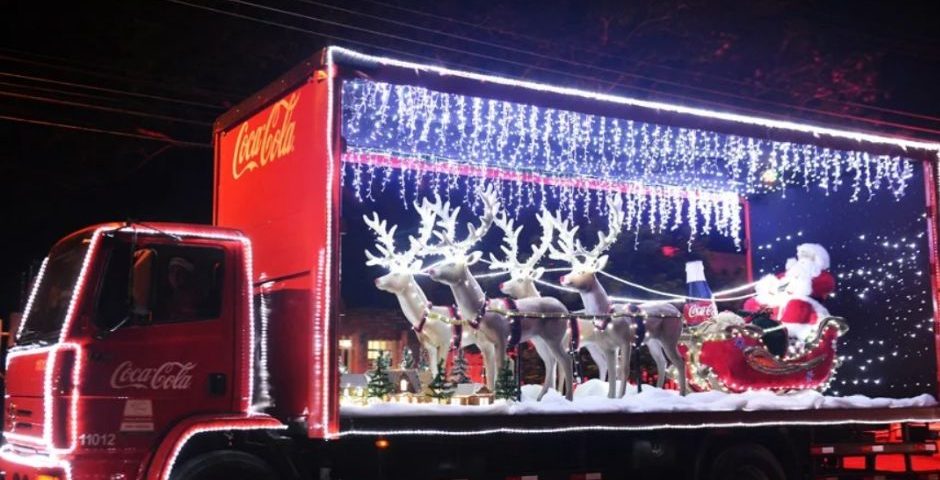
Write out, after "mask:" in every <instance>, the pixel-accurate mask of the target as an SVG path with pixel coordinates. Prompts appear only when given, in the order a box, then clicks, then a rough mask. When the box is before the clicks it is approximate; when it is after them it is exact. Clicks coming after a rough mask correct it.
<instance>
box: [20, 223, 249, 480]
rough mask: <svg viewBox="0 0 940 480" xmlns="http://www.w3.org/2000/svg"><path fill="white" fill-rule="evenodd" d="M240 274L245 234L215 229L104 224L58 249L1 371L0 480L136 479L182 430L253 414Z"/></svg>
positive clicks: (245, 277)
mask: <svg viewBox="0 0 940 480" xmlns="http://www.w3.org/2000/svg"><path fill="white" fill-rule="evenodd" d="M249 261H250V244H249V242H248V240H247V239H246V238H245V237H244V236H243V235H242V234H240V233H239V232H237V231H234V230H227V229H221V228H214V227H194V226H184V225H171V224H153V225H141V224H108V225H99V226H95V227H91V228H87V229H84V230H81V231H79V232H76V233H74V234H72V235H70V236H68V237H67V238H65V239H63V240H61V241H60V242H58V244H56V245H55V246H54V247H53V249H52V251H51V252H50V254H49V256H48V257H47V258H46V260H45V261H44V263H43V265H42V267H41V269H40V273H39V275H38V276H37V279H36V281H35V284H34V287H33V291H32V294H31V296H30V298H29V302H28V305H27V307H26V311H25V314H24V319H23V322H22V324H21V327H20V330H19V332H18V334H17V342H16V346H15V347H14V348H13V349H12V350H11V351H10V353H9V357H8V359H7V372H8V373H9V376H8V379H9V380H8V383H7V392H6V398H5V402H6V412H7V418H6V422H5V431H4V438H5V440H6V445H4V446H3V450H2V462H3V464H4V465H3V466H2V469H3V470H4V471H5V472H6V475H7V476H6V478H7V479H11V478H31V479H32V478H47V479H48V478H61V479H67V478H71V471H72V470H74V469H77V466H78V465H79V464H81V465H82V466H81V467H80V468H78V470H80V471H82V472H101V475H102V476H101V477H87V478H138V477H139V476H140V475H142V474H143V473H145V472H147V469H148V467H147V466H148V464H149V463H150V462H152V461H153V460H154V457H155V456H157V455H159V451H160V449H161V444H163V443H164V442H168V441H172V439H171V438H169V437H168V435H169V434H170V433H171V432H172V430H173V429H174V427H178V426H179V425H181V424H183V423H185V422H186V421H187V419H192V418H196V417H199V416H200V415H213V416H220V415H227V414H231V415H235V416H239V415H241V416H247V415H249V414H250V413H251V403H252V378H251V366H252V363H253V361H254V358H253V355H254V353H253V351H254V349H253V343H252V342H253V340H252V335H253V330H252V304H251V300H250V299H251V296H250V291H251V285H250V283H249V282H250V265H249V264H248V262H249ZM166 448H167V447H165V448H164V449H166ZM37 468H38V469H39V470H40V471H41V472H42V473H43V474H46V475H48V476H47V477H36V475H37V473H38V472H37V470H36V469H37ZM118 472H120V475H118V476H115V474H118ZM105 473H107V475H105ZM121 475H123V476H121ZM82 478H86V477H85V476H82Z"/></svg>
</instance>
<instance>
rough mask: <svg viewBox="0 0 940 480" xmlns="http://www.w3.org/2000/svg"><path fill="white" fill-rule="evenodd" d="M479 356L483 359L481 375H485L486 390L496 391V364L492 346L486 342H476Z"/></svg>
mask: <svg viewBox="0 0 940 480" xmlns="http://www.w3.org/2000/svg"><path fill="white" fill-rule="evenodd" d="M477 347H479V349H480V356H482V357H483V373H484V374H485V375H486V388H488V389H489V390H490V391H491V392H495V391H496V362H495V358H494V355H493V346H492V345H490V344H489V343H486V342H477Z"/></svg>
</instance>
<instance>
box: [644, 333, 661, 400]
mask: <svg viewBox="0 0 940 480" xmlns="http://www.w3.org/2000/svg"><path fill="white" fill-rule="evenodd" d="M646 347H647V348H649V349H650V355H652V356H653V361H654V362H656V388H663V383H664V382H665V381H666V356H665V355H664V352H663V344H662V343H659V339H656V338H649V337H647V339H646Z"/></svg>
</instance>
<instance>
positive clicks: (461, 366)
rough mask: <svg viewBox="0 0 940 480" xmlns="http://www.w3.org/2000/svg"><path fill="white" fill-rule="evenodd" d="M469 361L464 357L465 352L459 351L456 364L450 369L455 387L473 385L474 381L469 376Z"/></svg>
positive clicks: (455, 356)
mask: <svg viewBox="0 0 940 480" xmlns="http://www.w3.org/2000/svg"><path fill="white" fill-rule="evenodd" d="M468 367H469V365H467V359H466V358H464V356H463V350H457V354H456V355H454V364H453V366H452V367H451V369H450V381H451V383H453V384H455V385H459V384H461V383H473V380H471V379H470V377H469V376H468V375H467V368H468Z"/></svg>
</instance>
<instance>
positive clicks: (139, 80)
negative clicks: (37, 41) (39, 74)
mask: <svg viewBox="0 0 940 480" xmlns="http://www.w3.org/2000/svg"><path fill="white" fill-rule="evenodd" d="M2 51H6V52H15V53H17V54H19V55H20V56H16V55H10V54H4V53H0V60H6V61H9V62H14V63H21V64H25V65H33V66H38V67H42V68H49V69H53V70H61V71H66V72H72V73H77V74H80V75H87V76H91V77H96V78H104V79H109V80H113V81H117V82H122V83H127V82H130V83H133V84H147V85H152V86H154V87H157V88H166V87H167V82H165V81H158V80H153V79H149V78H145V77H140V76H137V77H135V76H127V75H115V74H109V73H105V72H103V71H101V70H90V69H87V68H80V67H75V66H68V65H64V63H71V64H73V65H74V64H75V62H73V61H71V60H69V59H67V58H61V57H54V56H50V55H42V54H37V53H32V52H24V51H21V50H13V49H8V48H0V52H2ZM24 54H25V55H28V56H35V57H39V58H47V59H50V61H51V62H54V63H50V62H45V61H41V60H35V59H32V58H24V57H23V55H24ZM80 64H81V65H85V64H84V63H80ZM180 88H182V89H184V90H189V91H191V92H193V93H196V94H198V95H202V96H206V97H221V98H223V99H225V100H231V99H233V98H234V99H241V98H245V97H247V96H248V94H247V93H234V92H219V91H215V90H209V89H205V88H202V87H198V86H194V85H188V86H186V87H179V86H178V85H177V89H178V90H179V89H180Z"/></svg>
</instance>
